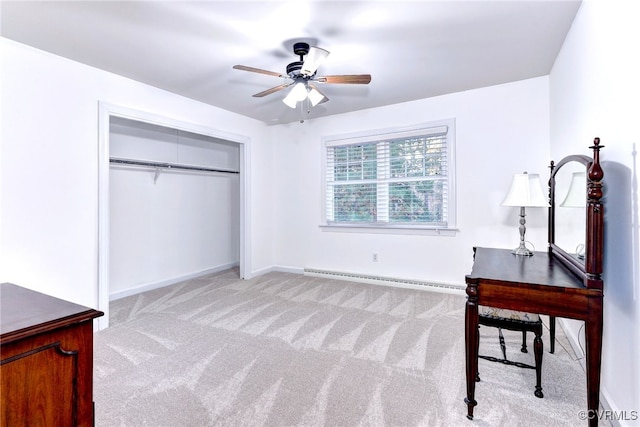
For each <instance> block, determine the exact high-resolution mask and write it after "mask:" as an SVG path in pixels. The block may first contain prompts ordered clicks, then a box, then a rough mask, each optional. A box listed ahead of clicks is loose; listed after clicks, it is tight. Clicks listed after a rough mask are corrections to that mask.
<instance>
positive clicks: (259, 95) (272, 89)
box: [253, 82, 295, 98]
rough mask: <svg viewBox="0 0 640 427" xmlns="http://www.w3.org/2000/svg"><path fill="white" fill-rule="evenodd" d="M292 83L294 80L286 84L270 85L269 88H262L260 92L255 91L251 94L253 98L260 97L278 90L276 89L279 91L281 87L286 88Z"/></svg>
mask: <svg viewBox="0 0 640 427" xmlns="http://www.w3.org/2000/svg"><path fill="white" fill-rule="evenodd" d="M293 83H295V82H291V83H286V84H283V85H279V86H275V87H272V88H271V89H267V90H263V91H262V92H259V93H256V94H255V95H253V97H254V98H262V97H263V96H267V95H271V94H272V93H275V92H278V91H280V90H282V89H286V88H288V87H289V86H291V85H292V84H293Z"/></svg>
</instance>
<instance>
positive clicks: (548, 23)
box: [0, 0, 580, 124]
mask: <svg viewBox="0 0 640 427" xmlns="http://www.w3.org/2000/svg"><path fill="white" fill-rule="evenodd" d="M579 6H580V1H576V0H574V1H560V0H536V1H523V0H509V1H481V0H474V1H457V0H449V1H433V0H422V1H420V0H414V1H326V0H312V1H303V0H296V1H288V2H285V1H266V0H263V1H238V0H236V1H216V0H214V1H68V2H59V1H51V0H47V1H9V0H2V1H1V2H0V8H1V9H0V17H1V24H0V25H1V26H0V30H1V34H2V36H3V37H6V38H9V39H12V40H15V41H18V42H21V43H24V44H27V45H31V46H33V47H36V48H39V49H42V50H45V51H49V52H51V53H54V54H57V55H60V56H64V57H67V58H70V59H73V60H76V61H78V62H82V63H85V64H88V65H91V66H94V67H97V68H101V69H103V70H107V71H111V72H113V73H116V74H120V75H122V76H126V77H129V78H132V79H134V80H137V81H140V82H144V83H147V84H149V85H152V86H155V87H158V88H162V89H165V90H168V91H170V92H174V93H177V94H181V95H184V96H186V97H188V98H192V99H196V100H199V101H202V102H205V103H207V104H211V105H214V106H217V107H220V108H224V109H225V110H229V111H233V112H236V113H239V114H242V115H245V116H248V117H253V118H255V119H257V120H260V121H263V122H265V123H267V124H279V123H288V122H293V121H298V120H300V114H301V112H300V111H296V110H292V109H290V108H289V107H287V106H286V105H285V104H284V103H282V102H281V100H282V98H283V97H284V96H285V95H286V91H281V92H277V93H274V94H271V95H268V96H266V97H264V98H254V97H252V96H251V95H253V94H254V93H257V92H261V91H263V90H265V89H268V88H270V87H273V86H277V85H279V84H281V83H283V81H282V79H280V78H278V77H273V76H267V75H262V74H255V73H248V72H246V71H239V70H234V69H232V66H233V65H236V64H241V65H247V66H251V67H256V68H262V69H266V70H270V71H276V72H282V73H283V74H284V73H285V68H286V65H287V64H288V63H290V62H293V61H295V60H298V57H297V56H296V55H294V54H293V51H292V44H293V42H295V41H308V42H310V44H311V45H316V46H319V47H322V48H324V49H327V50H329V51H330V52H331V54H330V55H329V57H328V58H327V59H326V60H325V62H324V63H323V64H322V65H321V67H320V69H319V70H318V75H333V74H364V73H368V74H371V75H372V80H371V83H370V84H369V85H338V84H331V85H329V84H327V85H322V87H321V90H322V92H323V93H324V94H325V95H326V96H327V97H328V98H329V99H330V101H329V102H327V103H324V104H321V105H318V106H316V107H315V108H313V109H312V110H311V112H310V115H309V116H308V118H314V117H322V116H328V115H332V114H339V113H344V112H348V111H354V110H362V109H367V108H372V107H379V106H383V105H390V104H396V103H401V102H406V101H411V100H415V99H422V98H429V97H433V96H438V95H442V94H447V93H453V92H459V91H464V90H469V89H474V88H479V87H484V86H491V85H496V84H501V83H506V82H512V81H517V80H522V79H527V78H532V77H538V76H543V75H547V74H549V72H550V70H551V67H552V65H553V61H554V59H555V57H556V55H557V53H558V51H559V50H560V47H561V46H562V43H563V41H564V38H565V36H566V34H567V32H568V31H569V28H570V26H571V23H572V21H573V19H574V17H575V14H576V12H577V10H578V8H579ZM43 71H44V70H43Z"/></svg>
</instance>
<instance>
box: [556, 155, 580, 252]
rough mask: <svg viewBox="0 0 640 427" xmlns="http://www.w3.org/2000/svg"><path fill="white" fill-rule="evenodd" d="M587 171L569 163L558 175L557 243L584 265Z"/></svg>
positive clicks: (574, 162)
mask: <svg viewBox="0 0 640 427" xmlns="http://www.w3.org/2000/svg"><path fill="white" fill-rule="evenodd" d="M586 172H587V168H586V165H584V164H582V163H581V162H577V161H570V162H568V163H565V164H564V165H562V167H560V168H558V169H557V172H556V175H555V195H554V197H555V203H554V204H555V244H556V245H558V247H560V248H561V249H563V250H564V251H565V252H566V253H568V254H569V255H571V256H572V257H574V258H575V259H576V260H577V261H578V262H580V263H582V264H584V252H585V250H584V249H585V246H584V245H585V239H586V226H587V212H586V209H587V178H586V176H587V174H586Z"/></svg>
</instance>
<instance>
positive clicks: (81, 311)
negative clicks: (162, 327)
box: [0, 283, 103, 427]
mask: <svg viewBox="0 0 640 427" xmlns="http://www.w3.org/2000/svg"><path fill="white" fill-rule="evenodd" d="M102 315H103V313H102V312H101V311H97V310H93V309H91V308H87V307H83V306H81V305H77V304H73V303H70V302H67V301H64V300H61V299H58V298H53V297H50V296H48V295H44V294H41V293H39V292H34V291H31V290H29V289H25V288H22V287H20V286H16V285H13V284H10V283H3V284H1V285H0V389H1V393H2V399H1V403H0V426H2V427H4V426H11V427H14V426H77V427H83V426H92V425H93V397H92V396H93V319H94V318H96V317H99V316H102Z"/></svg>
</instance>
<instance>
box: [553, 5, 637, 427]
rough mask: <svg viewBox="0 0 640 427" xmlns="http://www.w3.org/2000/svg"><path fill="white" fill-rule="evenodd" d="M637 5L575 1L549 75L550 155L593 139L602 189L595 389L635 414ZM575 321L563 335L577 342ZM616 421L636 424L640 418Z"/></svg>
mask: <svg viewBox="0 0 640 427" xmlns="http://www.w3.org/2000/svg"><path fill="white" fill-rule="evenodd" d="M639 18H640V3H638V2H635V1H632V0H629V1H620V0H615V1H597V0H596V1H592V0H587V1H585V2H583V4H582V6H581V8H580V10H579V12H578V15H577V16H576V19H575V21H574V23H573V26H572V28H571V31H570V33H569V34H568V36H567V38H566V40H565V43H564V46H563V47H562V50H561V51H560V54H559V55H558V58H557V59H556V62H555V64H554V67H553V70H552V72H551V75H550V105H551V154H552V157H553V158H554V159H556V160H560V159H561V158H562V157H564V156H565V155H568V154H574V153H580V154H587V155H590V154H591V150H589V149H588V147H589V145H591V142H592V141H593V138H594V137H600V138H601V140H602V145H604V146H605V148H603V149H602V151H601V161H602V165H603V169H604V173H605V176H604V183H605V187H604V192H605V198H604V200H605V264H604V276H603V277H604V295H605V298H604V348H603V355H602V363H603V367H602V377H601V381H602V392H603V394H604V396H605V398H606V399H607V402H608V403H609V404H610V405H611V409H613V410H615V411H629V412H630V411H637V413H638V412H640V362H639V361H640V327H639V326H640V278H639V276H640V275H639V265H640V248H639V244H638V242H639V241H640V235H639V232H638V175H637V174H638V160H637V154H636V153H637V150H638V149H639V148H640V120H639V117H640V114H639V113H640V108H639V107H638V100H639V99H640V56H638V53H637V52H638V47H639V45H638V40H640V26H638V19H639ZM581 323H582V322H571V323H569V329H568V332H569V333H570V334H571V335H572V336H573V338H574V340H579V342H580V343H582V345H584V332H583V331H582V330H580V326H581ZM627 418H628V419H627V420H626V421H625V420H623V422H622V424H625V425H640V420H638V419H636V420H633V419H630V418H632V417H627Z"/></svg>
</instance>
